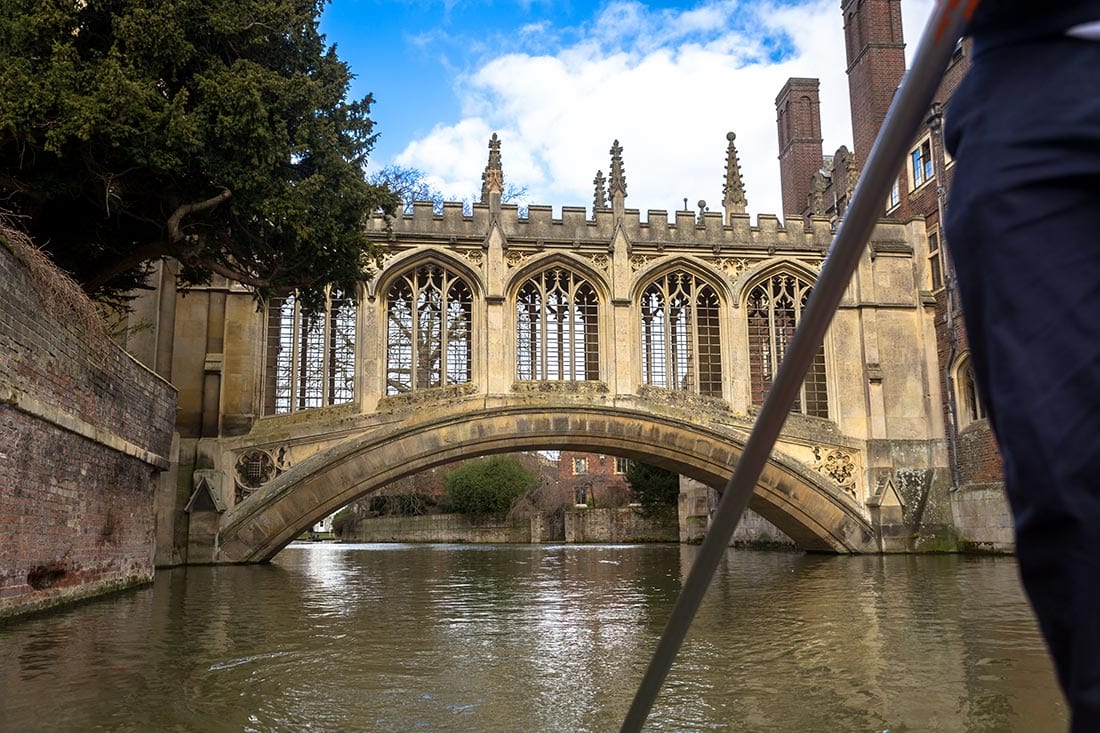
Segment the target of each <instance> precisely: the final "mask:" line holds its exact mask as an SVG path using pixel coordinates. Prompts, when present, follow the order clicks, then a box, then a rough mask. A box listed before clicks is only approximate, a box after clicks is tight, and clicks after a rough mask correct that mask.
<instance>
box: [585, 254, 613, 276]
mask: <svg viewBox="0 0 1100 733" xmlns="http://www.w3.org/2000/svg"><path fill="white" fill-rule="evenodd" d="M588 259H590V260H592V264H593V265H595V266H596V268H597V269H600V270H602V271H604V272H607V269H608V267H610V266H611V259H610V258H609V257H608V256H607V255H605V254H594V255H588Z"/></svg>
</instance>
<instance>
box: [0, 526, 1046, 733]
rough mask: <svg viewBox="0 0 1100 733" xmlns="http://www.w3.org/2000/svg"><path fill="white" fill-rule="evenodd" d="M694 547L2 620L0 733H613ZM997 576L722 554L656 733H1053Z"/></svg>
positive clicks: (478, 551) (275, 571)
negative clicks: (0, 732) (97, 732)
mask: <svg viewBox="0 0 1100 733" xmlns="http://www.w3.org/2000/svg"><path fill="white" fill-rule="evenodd" d="M694 553H695V548H694V547H689V546H679V545H644V546H643V545H638V546H591V545H587V546H586V545H582V546H577V545H568V546H560V545H559V546H537V545H534V546H527V545H493V546H468V545H340V544H309V545H297V544H296V545H292V546H291V547H289V548H287V549H286V550H284V551H283V552H281V553H280V554H279V555H278V556H277V557H276V558H275V561H274V562H273V563H271V564H269V565H266V566H242V567H213V568H210V567H207V568H178V569H173V570H166V571H160V572H158V573H157V576H156V581H155V583H154V584H153V585H152V586H151V587H148V588H145V589H141V590H137V591H132V592H127V593H122V594H119V595H115V596H111V597H109V598H105V599H101V600H98V601H95V602H91V603H86V604H83V605H79V606H76V607H73V608H70V609H66V610H62V611H56V612H52V613H48V614H44V615H39V616H32V617H30V618H26V619H20V620H12V621H8V622H6V623H0V690H2V694H0V730H3V731H89V730H104V731H143V732H145V731H203V732H205V731H334V732H335V731H524V732H539V731H553V732H558V731H561V732H568V731H578V732H580V731H594V732H603V731H613V730H617V729H618V726H619V724H620V723H621V721H622V717H623V715H624V714H625V712H626V709H627V707H628V706H629V703H630V699H631V697H632V696H633V693H634V689H635V687H636V685H637V684H638V680H639V679H640V677H641V674H642V671H643V669H644V667H645V664H646V662H647V661H648V658H649V655H650V654H651V653H652V651H653V647H654V644H655V643H656V639H657V637H658V635H659V634H660V631H661V628H662V626H663V624H664V621H665V618H666V617H667V615H668V612H669V610H670V608H671V605H672V602H673V600H674V598H675V595H676V593H677V591H678V590H679V586H680V582H681V579H682V578H683V577H684V575H685V574H686V572H687V569H688V567H689V565H690V562H691V559H692V558H693V557H694ZM1066 720H1067V712H1066V708H1065V703H1064V701H1063V698H1062V696H1061V694H1060V693H1059V691H1058V689H1057V686H1056V684H1055V681H1054V677H1053V672H1052V668H1051V664H1050V660H1049V657H1048V656H1047V654H1046V651H1045V649H1044V648H1043V644H1042V641H1041V639H1040V637H1039V634H1038V631H1037V628H1036V626H1035V623H1034V621H1033V618H1032V616H1031V613H1030V610H1029V608H1028V606H1027V603H1026V601H1025V600H1024V598H1023V596H1022V593H1021V590H1020V586H1019V581H1018V579H1017V575H1016V563H1015V560H1014V559H1013V558H1008V557H961V556H887V557H879V556H854V557H833V556H820V555H805V554H801V553H763V552H750V551H736V550H731V551H730V552H729V553H728V554H727V556H726V558H725V560H724V561H723V563H722V566H721V567H720V569H719V572H718V576H717V577H716V579H715V582H714V583H713V585H712V587H711V589H710V591H709V592H708V595H707V597H706V599H705V601H704V604H703V606H702V608H701V609H700V612H699V615H698V617H697V618H696V621H695V624H694V626H693V627H692V631H691V633H690V635H689V636H688V638H687V640H686V642H685V644H684V648H683V650H682V651H681V653H680V657H679V659H678V661H677V664H676V665H675V667H674V668H673V670H672V672H671V674H670V675H669V678H668V681H667V683H666V686H665V688H664V690H663V691H662V693H661V696H660V697H659V698H658V701H657V703H656V705H655V706H654V709H653V713H652V715H651V717H650V724H649V727H648V728H647V730H653V731H708V730H729V731H767V732H768V733H774V732H776V731H780V732H782V731H792V732H793V731H798V732H801V731H846V732H847V731H854V732H860V731H867V732H872V731H875V732H878V731H885V730H889V731H891V732H892V733H899V732H901V731H975V732H976V731H990V732H997V733H1000V732H1002V731H1027V732H1028V733H1036V732H1038V733H1042V732H1043V731H1065V730H1066V727H1067V723H1066Z"/></svg>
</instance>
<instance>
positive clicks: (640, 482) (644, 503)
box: [626, 461, 680, 517]
mask: <svg viewBox="0 0 1100 733" xmlns="http://www.w3.org/2000/svg"><path fill="white" fill-rule="evenodd" d="M626 482H627V483H628V484H630V489H631V491H633V492H634V501H636V502H637V503H638V504H641V510H640V513H641V514H642V515H643V516H647V517H648V516H652V515H654V514H657V513H658V512H660V510H662V509H664V508H666V507H670V506H676V501H677V497H679V495H680V475H679V474H678V473H676V472H675V471H669V470H666V469H664V468H658V467H657V466H650V465H649V464H647V463H640V462H638V461H631V462H630V465H629V466H627V469H626Z"/></svg>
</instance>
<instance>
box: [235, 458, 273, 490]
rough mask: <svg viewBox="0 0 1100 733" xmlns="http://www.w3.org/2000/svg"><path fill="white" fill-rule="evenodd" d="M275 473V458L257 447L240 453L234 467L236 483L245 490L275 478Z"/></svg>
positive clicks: (256, 487)
mask: <svg viewBox="0 0 1100 733" xmlns="http://www.w3.org/2000/svg"><path fill="white" fill-rule="evenodd" d="M276 473H278V469H277V468H276V466H275V459H274V458H272V457H271V454H270V453H268V452H267V451H263V450H259V449H258V448H253V449H252V450H247V451H245V452H244V453H242V454H241V455H240V456H239V457H238V458H237V465H236V466H235V467H234V474H235V476H236V479H237V485H238V486H239V487H241V488H243V489H245V490H247V491H255V490H256V489H258V488H260V487H261V486H263V485H264V484H266V483H267V482H268V481H270V480H271V479H273V478H275V474H276Z"/></svg>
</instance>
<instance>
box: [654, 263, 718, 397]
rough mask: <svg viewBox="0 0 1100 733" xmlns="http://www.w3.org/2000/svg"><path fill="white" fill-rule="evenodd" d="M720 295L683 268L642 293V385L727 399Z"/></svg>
mask: <svg viewBox="0 0 1100 733" xmlns="http://www.w3.org/2000/svg"><path fill="white" fill-rule="evenodd" d="M719 308H720V304H719V300H718V293H717V292H716V291H715V290H714V288H713V287H711V286H710V285H709V284H707V283H706V282H705V281H703V280H700V279H699V278H697V277H695V276H694V275H692V274H691V273H689V272H684V271H683V270H678V271H676V272H671V273H669V274H667V275H664V276H662V277H661V278H659V279H658V280H655V281H654V282H652V283H651V284H650V285H649V286H648V287H647V288H646V289H645V291H644V292H643V293H642V303H641V314H642V382H643V383H644V384H648V385H652V386H654V387H664V388H666V389H678V390H684V391H687V392H696V393H698V394H703V395H711V396H718V397H720V396H721V395H722V349H721V342H720V339H719V327H718V313H719Z"/></svg>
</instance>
